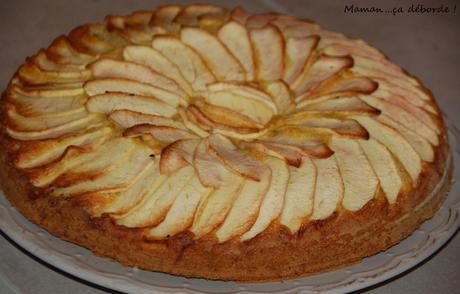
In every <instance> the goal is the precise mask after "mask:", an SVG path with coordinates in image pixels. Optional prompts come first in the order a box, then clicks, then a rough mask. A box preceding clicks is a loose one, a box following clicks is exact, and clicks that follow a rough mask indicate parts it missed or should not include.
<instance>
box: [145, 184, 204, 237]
mask: <svg viewBox="0 0 460 294" xmlns="http://www.w3.org/2000/svg"><path fill="white" fill-rule="evenodd" d="M211 192H212V189H211V188H207V187H204V186H203V185H201V183H200V181H199V179H198V177H197V176H196V175H195V176H193V178H192V179H191V180H190V181H189V183H188V184H187V186H185V187H184V189H182V191H181V192H180V193H179V195H178V196H177V197H176V199H175V200H174V203H173V204H172V206H171V208H170V209H169V211H168V213H167V214H166V216H165V218H164V220H163V221H162V222H161V223H160V224H159V225H158V226H156V227H154V228H153V229H150V230H149V231H148V233H147V237H148V238H153V239H163V238H165V237H170V236H174V235H175V234H177V233H180V232H182V231H185V230H186V229H187V228H189V227H190V226H191V225H192V223H193V219H194V216H195V212H196V209H197V207H198V205H199V203H200V202H201V201H203V199H206V198H207V197H208V196H209V194H210V193H211Z"/></svg>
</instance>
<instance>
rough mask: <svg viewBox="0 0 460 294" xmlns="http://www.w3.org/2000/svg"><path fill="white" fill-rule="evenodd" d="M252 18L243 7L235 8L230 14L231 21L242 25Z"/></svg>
mask: <svg viewBox="0 0 460 294" xmlns="http://www.w3.org/2000/svg"><path fill="white" fill-rule="evenodd" d="M250 16H251V14H250V13H249V12H247V11H246V10H244V8H242V7H235V8H234V9H233V10H232V12H231V13H230V17H231V19H233V20H235V21H237V22H239V23H240V24H245V23H246V20H247V19H248V18H249V17H250Z"/></svg>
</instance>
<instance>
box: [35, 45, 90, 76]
mask: <svg viewBox="0 0 460 294" xmlns="http://www.w3.org/2000/svg"><path fill="white" fill-rule="evenodd" d="M31 60H32V61H33V63H35V64H36V65H38V67H39V68H40V69H42V70H44V71H62V72H76V71H80V72H81V71H83V70H84V69H85V65H84V64H72V63H67V64H62V63H61V64H59V63H56V62H54V61H53V60H51V59H49V58H48V56H47V55H46V52H45V51H44V50H43V49H41V50H40V51H39V52H38V53H37V54H36V55H34V56H33V57H31Z"/></svg>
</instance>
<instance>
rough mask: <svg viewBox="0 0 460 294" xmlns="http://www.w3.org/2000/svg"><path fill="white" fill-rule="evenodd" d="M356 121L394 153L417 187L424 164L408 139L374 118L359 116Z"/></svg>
mask: <svg viewBox="0 0 460 294" xmlns="http://www.w3.org/2000/svg"><path fill="white" fill-rule="evenodd" d="M355 119H356V120H357V121H358V122H359V123H360V124H361V125H362V126H363V127H365V128H366V129H367V131H368V132H369V134H370V135H371V138H375V139H376V140H377V141H379V142H380V143H382V144H383V145H384V146H385V147H387V148H388V149H389V150H390V151H391V152H392V153H393V155H394V156H395V157H396V158H397V159H398V160H399V161H400V162H401V163H402V165H403V166H404V168H405V170H406V171H407V172H408V173H409V175H410V177H411V179H412V181H413V184H414V185H415V184H416V183H417V180H418V177H419V175H420V172H421V170H422V162H421V159H420V156H419V155H418V154H417V152H415V150H414V148H412V146H411V145H410V144H409V143H408V142H407V141H406V139H404V137H402V136H401V135H400V134H399V133H398V132H397V131H395V130H394V129H393V128H391V127H389V126H387V125H384V124H382V123H380V122H378V121H377V120H375V119H373V118H370V117H364V116H359V117H358V116H357V117H355Z"/></svg>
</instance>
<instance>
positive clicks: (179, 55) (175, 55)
mask: <svg viewBox="0 0 460 294" xmlns="http://www.w3.org/2000/svg"><path fill="white" fill-rule="evenodd" d="M152 47H153V48H154V49H156V50H158V51H159V52H160V53H161V54H163V55H164V56H165V57H166V58H168V59H169V60H170V61H171V62H172V63H174V64H175V65H176V66H177V67H178V68H179V70H180V72H181V73H182V75H183V77H184V78H185V79H186V80H187V81H188V82H189V83H190V84H191V85H192V88H193V89H194V90H195V91H200V90H205V89H206V85H207V84H209V83H212V82H215V81H216V78H215V76H214V75H213V74H212V72H211V71H210V69H209V68H208V66H207V65H206V63H205V62H204V61H203V59H202V57H201V56H200V55H199V54H198V53H197V52H196V51H195V50H193V49H192V48H190V47H189V46H187V45H185V44H184V43H182V42H181V41H180V40H179V39H177V38H175V37H170V36H157V37H155V38H153V41H152Z"/></svg>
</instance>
